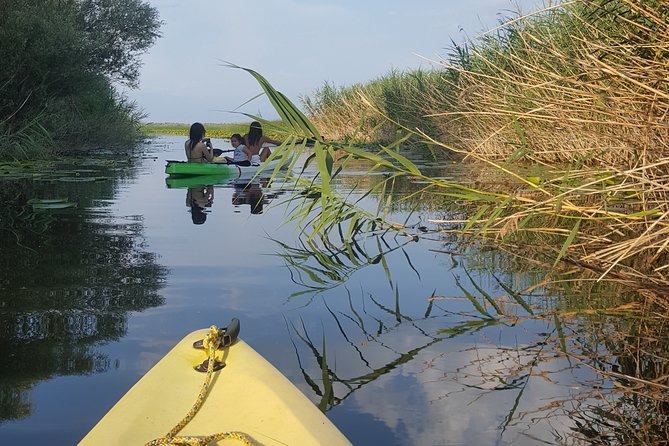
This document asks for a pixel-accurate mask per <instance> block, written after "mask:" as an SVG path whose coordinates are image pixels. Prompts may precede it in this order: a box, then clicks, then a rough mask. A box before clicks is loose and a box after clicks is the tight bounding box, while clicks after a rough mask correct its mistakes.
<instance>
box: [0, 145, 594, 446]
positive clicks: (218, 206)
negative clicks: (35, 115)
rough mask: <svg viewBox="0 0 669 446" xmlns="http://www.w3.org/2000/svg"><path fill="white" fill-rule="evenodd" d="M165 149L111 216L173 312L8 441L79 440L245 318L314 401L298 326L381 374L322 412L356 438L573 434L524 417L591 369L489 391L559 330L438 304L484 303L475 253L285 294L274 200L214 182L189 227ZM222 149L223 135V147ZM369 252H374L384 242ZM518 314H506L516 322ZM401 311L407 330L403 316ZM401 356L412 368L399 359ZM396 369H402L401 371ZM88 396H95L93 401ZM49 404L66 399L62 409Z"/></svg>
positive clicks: (42, 391)
mask: <svg viewBox="0 0 669 446" xmlns="http://www.w3.org/2000/svg"><path fill="white" fill-rule="evenodd" d="M155 144H156V146H157V145H159V144H163V145H166V147H167V149H166V150H165V151H157V152H155V153H153V152H151V151H150V152H149V153H147V157H146V158H145V159H144V160H143V167H142V170H141V172H143V174H142V175H139V176H138V178H137V179H136V180H134V179H133V180H128V181H127V182H126V184H125V185H123V186H122V187H121V191H120V193H119V196H118V198H117V199H115V200H113V201H111V202H110V203H107V204H108V207H107V210H108V211H109V212H112V213H113V214H114V215H116V216H118V217H119V218H132V219H137V220H138V221H141V224H142V225H143V228H144V230H143V237H144V242H143V249H145V250H146V251H148V252H153V253H155V254H156V255H157V263H159V264H161V265H164V266H165V267H166V268H167V269H168V270H169V274H168V276H167V282H166V284H165V287H164V288H163V289H162V290H161V291H160V292H161V294H162V297H163V298H164V300H165V304H164V305H162V306H160V307H157V308H151V309H147V310H145V311H143V312H139V313H133V314H132V315H131V316H130V317H129V321H128V330H127V336H125V337H124V338H123V339H122V340H120V342H110V343H109V344H107V345H103V346H100V350H101V352H102V353H103V354H105V355H106V356H107V357H108V358H109V360H110V364H111V366H110V371H109V372H108V373H104V374H98V375H92V376H86V377H63V378H55V379H53V380H50V381H46V382H43V383H40V384H38V385H36V387H35V391H34V392H33V394H32V406H33V408H34V410H33V414H32V415H31V416H30V417H29V418H27V419H25V420H22V421H18V422H15V423H11V424H9V425H4V426H0V439H2V440H3V443H4V440H5V439H7V440H12V439H22V440H25V441H27V442H28V443H30V442H31V440H35V439H36V438H43V435H44V432H47V433H49V435H53V436H54V437H53V438H55V439H56V441H54V444H72V443H75V442H76V441H77V440H78V438H79V437H80V436H81V435H83V433H84V432H85V431H86V430H87V429H89V428H90V427H91V426H92V424H93V423H95V422H96V421H97V419H98V418H100V417H101V416H102V415H103V414H104V413H105V412H106V411H107V410H108V409H109V408H110V407H111V405H112V404H113V402H114V401H116V400H117V399H118V398H119V397H120V396H121V395H122V394H123V393H124V392H125V391H126V390H127V389H128V388H129V386H130V385H131V384H132V383H133V382H134V381H136V380H137V379H138V378H139V377H140V376H141V375H142V374H143V373H145V372H146V370H147V369H148V368H149V367H150V366H151V365H152V364H154V363H155V362H156V361H157V360H158V359H159V358H160V357H161V356H162V355H163V354H165V353H166V352H167V351H168V350H169V349H170V348H171V347H172V346H173V345H174V344H175V343H176V342H177V341H178V340H179V339H181V338H182V337H183V336H184V335H185V334H186V333H188V332H190V331H193V330H195V329H198V328H202V327H207V326H210V325H211V324H217V325H224V324H227V322H228V321H229V320H230V319H231V318H232V317H238V318H240V320H241V321H242V332H241V335H242V337H243V338H244V339H245V341H247V342H248V343H249V344H250V345H251V346H252V347H254V348H256V349H257V350H258V351H259V353H261V354H262V355H264V356H265V357H266V358H267V359H268V360H269V361H270V362H272V363H273V364H275V365H276V366H277V368H279V369H280V370H281V371H282V372H283V373H284V374H286V376H288V378H289V379H291V381H293V382H294V383H296V384H297V385H298V386H299V387H300V388H301V389H302V390H303V391H304V392H305V393H306V394H307V395H308V396H309V397H310V398H311V399H312V400H313V401H314V402H318V401H319V397H318V396H317V395H316V394H315V393H314V391H313V390H312V389H311V388H310V387H309V386H308V385H307V384H306V382H305V380H304V377H303V375H302V371H301V370H300V368H299V366H298V363H297V358H296V350H297V353H298V354H299V358H300V361H301V364H302V367H303V368H304V370H305V372H306V373H307V374H308V375H309V376H311V377H312V378H313V379H314V381H315V382H316V383H317V384H320V383H321V376H322V375H321V370H320V367H319V365H318V364H317V363H316V361H315V359H314V356H313V353H312V351H311V350H310V348H309V347H308V346H307V345H306V344H305V343H304V342H303V341H302V340H301V339H300V338H299V336H298V333H299V334H302V335H304V334H305V331H304V330H306V334H308V335H309V338H310V339H311V342H312V343H313V346H314V347H315V348H316V349H317V350H319V351H322V343H323V340H324V339H325V342H326V348H327V363H328V365H329V367H330V368H331V369H332V370H333V371H335V373H336V374H337V375H338V377H339V378H340V379H342V380H351V379H353V378H356V377H364V376H366V375H368V374H371V373H374V371H375V370H377V373H378V375H379V376H378V377H377V378H376V379H373V380H368V382H356V383H353V384H352V386H353V387H354V388H357V387H359V388H357V389H356V390H355V391H354V392H353V393H351V394H350V395H349V392H350V391H349V390H348V389H347V388H346V386H344V385H342V384H340V383H338V384H335V395H336V396H337V397H339V398H343V397H345V396H346V395H348V396H347V397H346V398H345V399H344V400H343V401H342V402H341V404H340V405H338V406H336V407H335V408H334V409H332V410H331V411H330V412H328V415H329V416H330V417H331V418H332V419H333V420H334V422H335V423H337V424H338V425H339V426H340V428H341V429H342V430H343V431H344V433H345V434H346V435H348V436H349V437H350V438H351V440H353V442H354V444H380V443H383V444H388V445H393V444H415V445H433V444H434V445H441V444H495V443H498V437H500V435H501V439H499V443H500V444H508V443H512V442H513V443H514V444H533V441H532V440H531V437H530V436H529V435H534V436H536V437H538V438H542V439H544V440H547V441H551V439H552V438H553V437H552V436H551V435H550V429H551V428H552V427H553V428H555V429H557V430H558V431H559V432H565V431H566V430H567V428H566V427H565V426H569V423H568V421H566V420H564V419H562V418H561V417H554V418H552V419H551V420H550V422H549V421H544V420H543V419H542V418H541V415H542V414H539V417H538V421H536V422H535V418H534V415H533V414H528V415H525V416H524V417H522V418H519V417H521V415H522V414H523V413H525V412H530V411H533V410H536V409H537V408H539V407H542V406H546V405H548V404H550V403H551V402H552V401H553V399H554V398H558V397H559V396H560V395H568V394H569V393H570V392H571V391H572V389H571V388H570V387H569V386H571V385H575V386H577V385H579V383H581V382H584V380H585V379H586V378H590V376H589V374H587V373H584V372H579V373H573V372H571V371H564V372H560V373H557V372H556V373H553V374H550V375H541V374H540V373H539V372H544V371H546V370H548V369H550V370H554V371H557V370H560V368H562V367H565V366H566V365H567V364H566V363H565V361H564V360H563V359H560V358H552V359H550V360H548V359H547V360H546V361H545V363H544V365H541V366H537V367H535V368H534V369H533V372H534V374H535V375H534V376H533V377H532V378H531V379H530V380H529V382H528V384H527V385H526V386H525V387H524V388H522V387H519V388H516V389H513V390H491V389H492V388H494V386H498V385H499V382H498V379H499V378H500V377H505V376H510V377H512V378H514V377H515V378H517V377H519V376H522V375H523V374H524V373H527V371H528V370H529V369H528V368H527V367H521V368H517V367H516V364H523V365H526V364H528V363H529V362H530V360H531V359H532V356H528V355H530V353H532V352H531V350H527V348H526V346H527V345H531V344H534V343H536V342H537V341H539V340H541V338H540V337H539V336H538V335H536V333H540V332H547V333H551V332H552V331H553V327H552V326H551V324H550V323H548V322H545V321H542V320H537V321H518V323H517V324H516V325H515V326H514V325H512V324H511V323H510V321H507V322H508V325H494V324H488V326H478V327H477V326H466V325H463V324H464V323H465V322H471V321H481V315H480V314H479V313H477V312H476V311H475V309H474V308H473V307H472V305H471V303H470V302H469V301H467V300H466V299H459V300H436V301H434V303H433V306H432V307H431V308H430V307H429V297H430V296H431V295H432V294H433V293H434V294H435V295H437V296H447V297H449V296H450V297H458V296H460V297H462V296H463V291H462V290H461V289H460V288H459V287H458V286H457V285H456V283H455V277H456V276H457V277H459V278H460V281H461V283H462V286H463V287H465V288H467V289H468V290H469V291H470V292H472V294H478V293H477V292H476V290H475V289H474V287H473V285H472V284H471V283H470V282H469V279H468V278H467V276H466V274H465V273H464V270H463V269H462V266H460V265H463V264H466V260H465V259H462V258H460V259H459V260H458V262H459V263H457V264H455V263H453V262H452V259H451V258H450V257H448V256H445V255H444V254H438V253H435V252H430V251H428V249H430V248H437V249H438V248H440V243H438V242H434V241H430V240H426V239H422V240H420V241H419V242H417V243H409V244H407V245H406V246H405V248H404V249H405V252H406V255H405V253H404V252H402V251H401V250H397V251H395V252H393V253H392V254H389V255H388V256H386V261H387V264H388V271H389V274H390V278H388V277H387V273H386V271H385V270H384V267H383V265H382V263H378V264H375V265H371V266H368V267H366V268H361V269H360V270H358V271H356V272H354V273H353V274H352V275H351V277H350V278H349V279H348V281H347V282H346V284H345V285H342V286H339V287H337V288H334V289H332V290H330V291H326V292H324V293H322V295H317V296H312V295H304V296H299V297H293V298H289V297H288V296H289V295H290V294H292V293H295V292H299V291H302V290H303V288H302V287H300V286H299V285H297V284H295V283H293V282H292V281H291V278H290V274H289V270H288V269H287V268H286V266H285V264H284V262H283V261H282V260H281V259H280V258H279V257H277V256H273V255H271V254H272V253H275V252H277V251H278V246H277V245H276V244H275V243H274V242H272V241H271V240H269V239H268V238H267V236H268V234H269V235H271V236H272V237H275V238H277V239H279V240H281V241H284V242H286V243H289V244H291V243H292V241H294V238H295V234H294V229H293V227H292V226H290V225H285V226H282V219H283V211H282V210H281V209H280V208H271V206H268V207H266V211H265V212H264V213H263V214H259V215H252V214H251V213H250V207H249V206H248V205H241V206H238V207H235V206H233V205H232V203H231V200H232V193H233V189H232V188H230V187H226V186H216V188H215V196H214V203H213V205H212V207H211V208H210V212H209V213H208V216H207V221H206V222H205V223H204V224H203V225H194V224H193V223H192V221H191V216H190V214H189V212H188V208H187V207H186V200H185V197H186V189H168V188H167V187H166V185H165V174H164V173H163V170H164V160H166V159H182V158H183V153H182V152H183V138H182V137H166V138H161V139H160V140H159V141H157V142H156V143H155ZM218 144H222V142H220V141H215V145H218ZM154 157H155V159H154ZM370 204H372V205H373V201H372V202H371V203H370ZM138 216H139V217H138ZM387 237H388V238H387V240H386V241H387V243H388V244H389V245H390V246H391V247H393V246H396V244H397V242H396V241H395V240H393V238H392V236H387ZM399 240H400V241H402V240H403V239H399ZM363 246H365V245H363ZM366 246H367V249H369V250H370V252H372V253H376V251H375V249H376V240H373V239H371V240H369V241H368V243H367V245H366ZM407 257H408V258H409V259H410V261H411V264H409V260H407ZM414 269H415V270H416V271H418V273H416V271H414ZM479 276H481V277H482V278H483V279H482V280H480V282H481V286H482V287H483V288H485V289H486V290H487V291H488V292H489V293H490V294H491V295H493V296H495V297H497V296H500V295H502V294H503V291H501V290H499V289H497V285H496V284H495V281H493V280H490V278H489V277H487V276H486V274H485V272H484V273H479V274H475V275H473V277H474V278H475V279H477V280H478V278H479ZM518 276H519V277H520V278H521V279H522V275H520V274H519V275H518ZM391 284H392V286H391ZM509 285H511V283H509ZM396 290H397V294H396ZM396 296H399V298H398V299H397V300H396ZM516 307H517V306H516ZM516 307H514V306H511V305H509V306H508V309H509V310H510V312H511V313H514V312H518V313H521V314H522V311H521V310H519V309H518V308H516ZM488 310H489V311H491V312H492V311H493V310H492V309H490V308H489V309H488ZM428 311H429V312H430V313H429V315H427V316H426V313H427V312H428ZM398 313H399V314H400V315H401V322H398V321H397V320H396V317H398ZM461 313H464V314H461ZM361 326H364V329H365V331H366V332H363V330H362V329H361ZM293 327H294V328H293ZM452 333H460V334H458V335H453V336H451V334H452ZM553 337H555V335H553ZM293 342H294V343H295V347H294V346H293ZM551 342H553V343H555V342H556V341H555V339H553V340H552V341H551ZM430 343H432V344H431V345H428V344H430ZM407 355H413V356H411V357H408V356H407ZM544 355H545V356H546V357H548V353H545V354H544ZM402 357H406V359H407V361H405V362H402V361H401V360H400V361H398V359H401V358H402ZM393 361H398V363H396V364H395V365H394V366H393V368H392V369H391V368H390V364H392V363H393ZM383 368H386V369H387V370H382V369H383ZM549 379H550V380H554V381H557V382H556V383H553V382H551V381H550V380H549ZM521 382H522V380H521ZM477 387H478V388H477ZM479 388H480V389H479ZM521 389H522V392H523V393H522V395H521V398H520V399H519V404H518V408H517V409H516V413H515V418H514V421H513V422H512V423H511V425H510V426H508V427H507V430H506V432H505V433H504V434H503V435H502V434H501V431H500V428H499V427H500V426H501V425H503V424H504V420H505V417H506V416H507V415H508V414H509V412H510V411H511V410H512V407H513V405H514V401H515V399H516V397H517V396H518V395H519V393H520V392H521ZM573 391H574V392H577V391H578V389H575V390H573ZM91 395H95V398H94V400H93V401H91V398H90V396H91ZM54 401H68V402H69V403H68V404H67V405H64V406H63V407H61V408H58V409H57V408H55V404H54ZM72 420H76V421H72ZM525 431H527V433H528V435H524V432H525ZM40 436H42V437H40ZM77 436H79V437H77ZM380 440H384V441H383V442H381V441H380ZM33 443H37V441H34V442H33Z"/></svg>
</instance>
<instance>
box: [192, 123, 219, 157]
mask: <svg viewBox="0 0 669 446" xmlns="http://www.w3.org/2000/svg"><path fill="white" fill-rule="evenodd" d="M205 133H206V132H205V130H204V126H203V125H202V124H200V123H199V122H196V123H194V124H193V125H191V126H190V131H189V134H188V140H187V141H186V144H185V149H186V159H188V162H189V163H205V162H208V163H210V162H212V161H213V159H214V146H213V145H212V144H211V140H210V139H209V138H205Z"/></svg>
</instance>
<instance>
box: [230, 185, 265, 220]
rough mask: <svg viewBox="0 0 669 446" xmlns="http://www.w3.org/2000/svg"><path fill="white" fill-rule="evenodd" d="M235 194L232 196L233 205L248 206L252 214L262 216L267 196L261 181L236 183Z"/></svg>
mask: <svg viewBox="0 0 669 446" xmlns="http://www.w3.org/2000/svg"><path fill="white" fill-rule="evenodd" d="M234 185H235V192H234V193H233V194H232V204H233V205H235V206H239V205H242V204H248V205H250V206H251V213H252V214H262V212H263V204H264V199H265V196H264V194H263V190H262V187H261V186H260V182H259V181H252V182H248V183H247V182H243V181H235V183H234Z"/></svg>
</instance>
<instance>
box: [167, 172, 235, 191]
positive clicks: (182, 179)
mask: <svg viewBox="0 0 669 446" xmlns="http://www.w3.org/2000/svg"><path fill="white" fill-rule="evenodd" d="M235 178H238V176H237V174H236V173H234V172H232V171H230V172H225V173H222V174H218V175H188V176H185V175H183V176H182V175H170V176H168V177H167V178H165V184H166V185H167V187H168V188H170V189H185V188H189V187H201V186H210V185H213V184H228V183H229V182H231V181H232V180H233V179H235Z"/></svg>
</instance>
